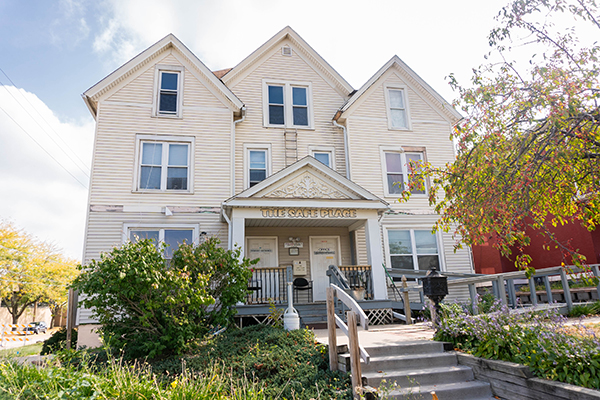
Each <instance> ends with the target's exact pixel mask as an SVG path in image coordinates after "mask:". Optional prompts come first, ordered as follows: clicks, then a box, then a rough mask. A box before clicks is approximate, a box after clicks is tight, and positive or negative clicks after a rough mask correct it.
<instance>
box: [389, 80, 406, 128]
mask: <svg viewBox="0 0 600 400" xmlns="http://www.w3.org/2000/svg"><path fill="white" fill-rule="evenodd" d="M386 101H387V114H388V127H389V128H390V129H409V128H410V125H409V120H408V107H407V103H406V92H405V90H404V89H398V88H389V87H388V88H387V89H386Z"/></svg>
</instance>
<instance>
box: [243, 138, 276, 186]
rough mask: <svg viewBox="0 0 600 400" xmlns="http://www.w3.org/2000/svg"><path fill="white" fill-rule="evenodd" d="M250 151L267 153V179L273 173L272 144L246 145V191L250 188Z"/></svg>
mask: <svg viewBox="0 0 600 400" xmlns="http://www.w3.org/2000/svg"><path fill="white" fill-rule="evenodd" d="M250 151H264V152H266V158H265V160H266V167H267V174H266V177H265V179H267V178H268V177H269V176H270V175H271V174H272V171H273V168H272V165H271V144H270V143H252V144H249V143H244V189H248V188H249V187H250Z"/></svg>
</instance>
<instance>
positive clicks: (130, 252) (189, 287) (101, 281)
mask: <svg viewBox="0 0 600 400" xmlns="http://www.w3.org/2000/svg"><path fill="white" fill-rule="evenodd" d="M218 245H219V240H218V239H216V238H209V239H207V240H205V241H204V242H203V243H202V244H200V245H198V246H194V245H186V244H183V245H181V246H180V247H179V249H178V250H176V251H175V252H174V254H173V259H172V260H171V262H165V258H164V256H163V254H164V252H165V249H166V246H165V245H163V246H161V247H159V248H157V246H156V245H155V243H154V242H152V241H151V240H142V241H139V242H138V243H126V244H124V245H123V246H122V247H119V248H114V249H113V250H112V251H111V252H110V253H108V254H102V256H101V259H100V261H95V260H93V261H92V262H91V263H90V264H89V265H88V266H86V267H83V271H82V274H81V275H80V276H79V277H78V278H77V279H76V280H75V282H74V284H73V287H74V288H75V289H77V290H79V291H80V292H81V293H83V294H84V295H85V296H84V297H83V299H82V300H81V304H83V305H84V306H85V307H87V308H90V309H92V310H93V312H94V314H95V317H96V318H97V319H98V321H99V322H100V324H102V327H101V328H100V333H101V335H102V337H103V340H104V342H105V343H106V344H107V345H108V346H109V347H110V348H111V349H112V350H113V351H116V352H117V353H119V352H123V354H124V356H125V358H138V357H148V358H150V359H152V358H155V357H159V356H163V355H166V354H182V353H183V352H185V351H187V350H189V349H190V348H191V347H193V345H194V344H195V343H197V342H198V340H199V339H202V338H203V337H204V336H205V335H206V333H207V332H208V330H209V329H210V327H211V326H213V325H221V326H226V325H228V324H229V323H231V322H232V317H233V315H234V314H235V310H234V309H231V308H230V307H231V306H232V305H234V304H235V303H237V302H238V301H241V300H243V298H244V297H245V296H246V294H247V282H248V280H249V279H250V274H251V272H250V269H249V267H250V266H251V265H252V264H253V263H254V262H252V261H249V260H248V259H247V258H243V259H242V260H241V261H240V259H241V257H240V255H241V253H240V249H239V248H238V249H235V250H225V249H223V248H221V247H219V246H218Z"/></svg>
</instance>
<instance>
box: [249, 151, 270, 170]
mask: <svg viewBox="0 0 600 400" xmlns="http://www.w3.org/2000/svg"><path fill="white" fill-rule="evenodd" d="M266 153H267V152H266V151H253V150H250V168H264V169H266V168H267V154H266Z"/></svg>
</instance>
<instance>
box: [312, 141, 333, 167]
mask: <svg viewBox="0 0 600 400" xmlns="http://www.w3.org/2000/svg"><path fill="white" fill-rule="evenodd" d="M308 149H309V154H310V155H311V156H313V157H314V158H316V159H317V161H320V162H322V163H323V164H325V165H327V166H328V167H329V168H331V169H335V162H334V158H335V157H334V154H335V149H334V147H333V146H309V148H308Z"/></svg>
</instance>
